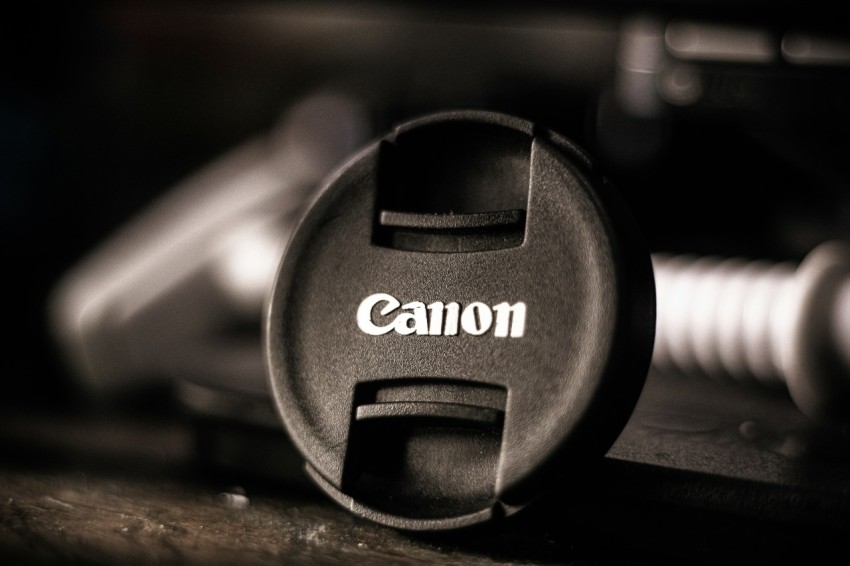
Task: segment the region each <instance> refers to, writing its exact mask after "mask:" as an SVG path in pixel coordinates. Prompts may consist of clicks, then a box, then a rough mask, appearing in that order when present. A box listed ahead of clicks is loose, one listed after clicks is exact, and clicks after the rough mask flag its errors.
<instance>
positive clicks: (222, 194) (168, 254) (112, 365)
mask: <svg viewBox="0 0 850 566" xmlns="http://www.w3.org/2000/svg"><path fill="white" fill-rule="evenodd" d="M367 136H368V126H367V121H366V116H365V111H364V109H363V108H362V107H361V106H360V105H359V103H358V102H357V101H355V100H352V99H350V98H348V97H344V96H341V95H337V94H333V93H319V94H316V95H313V96H310V97H307V98H306V99H304V100H302V101H300V102H299V103H298V104H296V105H294V106H293V107H292V108H291V109H289V111H288V112H287V113H286V115H285V116H284V117H283V119H282V122H281V124H280V125H279V126H278V128H277V129H275V131H274V132H273V133H272V134H271V135H270V136H268V137H263V138H257V139H254V140H250V141H248V142H246V143H245V144H244V145H242V146H240V147H238V148H236V149H234V150H233V151H232V152H230V153H229V154H227V155H225V156H224V157H222V158H221V159H219V160H216V161H215V162H214V163H212V164H211V165H210V166H208V167H207V168H206V169H204V170H203V171H201V172H199V173H198V174H196V175H194V176H192V177H191V178H189V179H188V180H186V181H185V182H183V183H181V184H180V185H179V186H177V187H175V188H174V189H173V190H171V191H170V192H168V193H167V194H166V195H164V196H163V197H162V198H161V199H160V200H158V201H157V202H155V203H153V205H152V206H150V207H149V208H148V209H147V210H146V211H144V212H143V213H142V214H140V215H139V216H138V217H137V218H136V219H135V220H134V221H133V222H132V223H131V224H129V225H128V226H126V227H125V228H124V229H122V230H121V231H120V232H119V233H118V234H116V235H114V236H113V237H112V238H111V239H109V240H108V241H107V242H105V243H104V244H103V245H102V246H101V247H100V248H98V249H97V250H95V251H94V252H92V253H91V254H90V255H89V256H88V257H87V258H86V259H85V260H84V261H82V262H81V263H80V264H79V265H78V266H77V267H76V268H75V269H74V270H72V271H71V272H70V273H68V274H67V275H66V276H65V277H64V278H63V280H62V281H61V282H60V283H59V284H58V285H57V287H56V288H55V291H54V293H53V295H52V298H51V303H50V315H51V319H52V328H53V330H54V332H55V333H56V337H57V340H58V342H59V343H60V345H61V346H62V347H63V349H64V353H65V354H66V356H67V359H68V361H69V363H70V364H71V365H72V366H73V368H74V370H76V373H77V374H78V375H79V376H81V378H82V379H83V381H84V384H85V385H86V386H87V387H89V388H91V390H92V391H94V392H96V393H98V394H103V395H107V394H110V393H113V392H116V393H117V392H120V391H123V390H126V389H128V388H131V387H132V386H133V385H140V384H150V383H152V382H153V381H155V380H157V379H159V380H170V379H172V378H173V377H174V376H180V377H182V378H186V379H189V380H197V381H199V382H201V383H205V384H208V385H214V386H216V387H221V388H223V389H231V390H237V391H248V392H252V393H258V394H263V395H264V394H265V392H266V384H265V381H264V379H263V370H262V355H261V351H260V340H259V324H258V321H259V318H260V313H261V309H262V305H263V301H264V297H265V292H266V290H267V289H268V288H269V287H270V286H271V282H272V278H273V276H274V270H275V267H276V265H277V259H278V258H279V256H280V254H282V252H283V245H284V244H285V242H286V238H287V235H288V233H289V231H290V229H291V228H292V226H293V223H294V222H295V220H296V218H297V215H298V214H299V212H300V211H301V209H302V208H303V207H304V206H305V205H306V204H307V203H308V202H309V200H310V198H309V197H310V195H311V194H312V192H313V191H314V190H315V187H316V185H317V183H318V181H319V179H321V177H322V176H324V175H325V174H326V173H327V171H328V170H330V169H331V168H332V167H333V166H334V165H336V164H337V162H338V161H340V160H341V159H342V158H343V157H344V156H346V155H348V153H349V152H350V151H352V150H353V149H354V148H355V147H357V146H359V145H360V144H361V143H362V142H363V141H364V140H365V138H366V137H367Z"/></svg>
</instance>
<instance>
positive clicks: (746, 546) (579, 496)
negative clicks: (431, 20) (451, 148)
mask: <svg viewBox="0 0 850 566" xmlns="http://www.w3.org/2000/svg"><path fill="white" fill-rule="evenodd" d="M220 425H221V427H222V428H221V431H224V432H226V433H230V434H232V435H235V436H234V437H233V438H235V439H236V440H235V442H239V443H240V446H241V447H242V448H243V449H246V450H247V451H254V446H256V447H257V448H256V453H258V454H259V453H261V452H262V451H263V450H267V451H269V453H272V452H273V453H274V454H275V455H276V456H277V457H278V460H279V461H281V462H284V464H283V466H280V465H278V466H276V467H275V469H274V471H273V472H271V471H270V473H262V472H263V470H261V469H259V468H258V467H257V466H256V465H254V464H253V463H250V462H245V464H246V465H245V466H243V467H242V468H241V469H240V467H238V466H230V467H228V466H219V465H214V462H213V461H211V460H210V459H209V458H204V457H201V456H202V454H201V452H202V451H201V450H200V449H199V447H203V445H204V443H203V442H201V440H202V439H203V438H204V436H205V434H207V435H208V434H209V433H210V430H209V428H208V427H209V426H210V423H204V422H200V423H199V422H198V421H196V420H195V419H192V418H187V417H186V415H184V414H182V413H181V412H180V411H177V410H172V408H171V407H169V408H165V409H162V410H158V411H153V412H148V411H138V410H115V409H110V410H85V411H84V410H74V411H61V410H56V409H55V407H54V408H53V409H51V410H50V411H47V410H44V411H39V410H33V409H32V408H26V410H23V409H22V410H15V409H6V410H4V412H3V414H2V417H0V563H5V562H8V563H12V562H13V561H14V562H21V561H23V562H29V563H63V564H66V563H84V564H163V563H165V564H173V563H177V564H363V563H366V564H407V563H422V564H664V563H669V564H689V563H693V564H717V563H724V564H726V563H733V562H740V563H747V564H759V563H766V564H767V563H771V564H774V563H782V562H792V561H797V560H800V559H802V558H805V557H809V556H810V555H811V553H812V552H814V551H815V550H817V549H829V548H839V549H840V548H841V544H842V541H843V540H846V536H847V535H848V534H850V442H849V441H848V440H847V438H846V435H844V434H843V433H842V432H841V431H834V430H829V431H824V430H822V429H821V428H819V427H814V426H813V425H812V424H811V423H809V422H808V421H806V420H805V419H804V418H803V417H802V416H801V415H799V413H797V412H796V410H795V409H794V408H793V406H792V405H791V404H790V402H789V401H788V400H787V399H785V398H783V397H782V396H773V397H771V396H764V395H760V394H755V393H753V392H746V391H740V390H738V389H734V388H729V387H718V386H717V385H716V384H707V383H702V382H698V381H689V380H685V381H674V380H673V379H672V378H663V377H662V376H653V377H651V379H650V381H649V382H648V383H647V388H646V390H645V392H644V396H643V398H642V399H641V402H640V404H639V406H638V409H637V410H636V411H635V413H634V415H633V418H632V420H631V421H630V423H629V425H628V426H627V428H626V430H625V431H624V432H623V434H622V435H621V437H620V439H619V440H618V442H617V443H616V444H615V446H614V447H613V448H612V449H611V451H610V452H609V454H608V456H607V457H606V458H605V460H604V461H602V462H600V463H599V466H598V467H597V468H594V471H593V473H591V474H590V475H588V476H586V477H581V478H573V479H572V480H570V482H571V483H570V485H573V486H575V487H576V489H573V490H569V489H565V490H564V491H563V492H559V493H555V494H552V496H551V497H549V498H546V500H545V501H541V502H539V503H538V504H537V505H534V506H532V507H531V509H530V510H529V511H528V512H525V513H523V514H520V516H518V517H516V518H513V519H511V520H508V521H506V522H505V523H503V524H501V525H497V526H495V527H492V528H489V529H473V530H468V531H462V532H459V533H454V534H452V535H446V536H415V535H410V534H406V533H403V532H399V531H395V530H393V529H388V528H384V527H380V526H376V525H373V524H371V523H368V522H366V521H364V520H361V519H359V518H357V517H354V516H352V515H351V514H349V513H348V512H347V511H345V510H344V509H341V508H339V507H337V506H336V504H334V503H332V502H330V500H328V499H327V498H326V497H325V496H324V495H322V494H321V493H319V492H318V491H317V490H316V489H315V488H313V487H312V486H311V485H310V484H309V483H308V482H307V481H306V480H305V478H304V476H303V475H301V473H300V472H299V470H300V460H299V458H298V456H297V454H295V453H294V452H292V450H291V448H289V447H288V444H287V443H286V440H285V437H283V435H282V434H280V433H279V432H277V431H255V430H253V429H244V430H242V429H240V428H239V427H238V426H235V425H233V424H232V423H223V424H222V423H220ZM199 427H201V428H200V429H199ZM204 427H206V428H204ZM199 432H203V433H204V434H199ZM233 438H231V442H234V440H233ZM207 443H208V440H207ZM252 443H253V444H252ZM286 466H289V467H288V468H287V467H286ZM4 557H5V558H6V559H8V560H2V558H4Z"/></svg>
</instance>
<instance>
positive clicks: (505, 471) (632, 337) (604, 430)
mask: <svg viewBox="0 0 850 566" xmlns="http://www.w3.org/2000/svg"><path fill="white" fill-rule="evenodd" d="M654 306H655V297H654V284H653V278H652V268H651V263H650V258H649V252H648V250H647V249H646V247H645V245H644V243H643V240H642V238H641V236H640V234H639V232H638V230H637V228H636V225H635V223H634V221H633V219H632V217H631V215H630V213H629V211H628V210H627V207H626V206H625V204H624V203H623V201H622V200H621V199H620V197H619V196H618V194H617V193H616V191H615V190H614V189H613V188H612V187H611V186H610V184H609V183H608V182H607V181H606V180H605V178H604V177H603V176H602V175H600V174H599V172H598V171H597V169H596V167H595V166H594V164H593V163H592V161H591V160H590V159H589V158H588V156H587V155H586V154H585V153H584V152H583V151H581V150H580V149H579V148H577V147H576V146H575V145H574V144H572V143H571V142H569V141H567V140H565V139H564V138H562V137H560V136H559V135H557V134H555V133H554V132H551V131H550V130H547V129H545V128H542V127H539V126H536V125H534V124H532V123H531V122H528V121H525V120H522V119H518V118H515V117H511V116H506V115H503V114H497V113H488V112H449V113H441V114H436V115H431V116H426V117H424V118H421V119H417V120H413V121H411V122H408V123H405V124H402V125H400V126H398V127H397V128H396V129H395V130H393V131H392V132H390V133H389V134H388V135H386V136H385V137H383V138H381V139H380V140H377V141H376V142H374V143H373V144H371V145H369V146H368V147H366V148H364V149H363V150H362V151H361V152H360V153H359V154H358V155H357V156H355V157H354V158H353V159H352V160H350V161H349V162H348V163H346V164H345V165H344V166H342V167H341V168H340V169H338V170H337V171H335V172H334V173H333V174H331V175H330V176H329V177H328V178H327V179H326V181H325V183H324V185H323V187H322V189H321V192H320V195H319V197H318V198H317V199H316V201H315V202H314V203H313V205H312V206H311V208H310V209H309V210H308V211H307V213H306V215H305V216H304V218H303V219H302V220H301V222H300V224H299V226H298V228H297V229H296V230H295V232H294V234H293V235H292V237H291V240H290V242H289V247H288V248H287V251H286V253H285V254H284V257H283V259H282V262H281V264H280V268H279V271H278V276H277V280H276V282H275V285H274V288H273V292H272V295H271V298H270V301H269V303H268V311H267V317H266V326H265V338H264V340H265V350H266V357H267V366H268V374H269V380H270V383H271V388H272V391H273V397H274V401H275V405H276V407H277V410H278V413H279V415H280V417H281V420H282V422H283V424H284V426H285V428H286V430H287V432H288V434H289V436H290V437H291V439H292V440H293V442H294V444H295V445H296V447H298V449H299V450H300V452H301V453H302V454H303V456H304V458H305V461H306V467H307V470H308V472H309V473H310V475H311V477H312V478H313V479H314V480H315V482H316V484H317V485H318V486H319V487H320V488H321V489H323V490H324V491H325V492H326V493H327V494H328V495H329V496H330V497H331V498H333V499H334V500H336V501H337V502H339V503H340V504H341V505H343V506H344V507H345V508H347V509H349V510H351V511H352V512H354V513H355V514H357V515H360V516H362V517H364V518H367V519H370V520H372V521H376V522H378V523H381V524H385V525H389V526H393V527H396V528H401V529H409V530H447V529H455V528H459V527H463V526H468V525H472V524H478V523H482V522H487V521H493V520H496V519H498V518H500V517H505V516H507V515H510V514H512V513H514V512H516V511H517V510H519V509H522V508H523V507H525V506H527V505H529V504H530V503H532V502H533V501H534V500H535V499H537V498H539V497H540V496H541V495H542V494H544V493H546V492H547V491H550V490H553V489H558V488H559V487H563V486H560V485H559V479H560V478H563V477H564V476H565V474H566V473H567V472H572V471H575V470H576V469H577V468H583V467H585V466H588V465H591V464H593V463H595V462H598V461H599V460H600V459H601V457H602V456H603V455H604V454H605V452H606V451H607V450H608V448H609V447H610V446H611V444H613V442H614V440H615V439H616V437H617V436H618V435H619V433H620V431H621V430H622V427H623V426H624V425H625V423H626V421H627V419H628V417H629V415H630V414H631V411H632V409H633V408H634V405H635V403H636V401H637V398H638V395H639V394H640V391H641V388H642V386H643V382H644V379H645V377H646V372H647V368H648V365H649V360H650V355H651V349H652V343H653V338H654V320H655V314H654Z"/></svg>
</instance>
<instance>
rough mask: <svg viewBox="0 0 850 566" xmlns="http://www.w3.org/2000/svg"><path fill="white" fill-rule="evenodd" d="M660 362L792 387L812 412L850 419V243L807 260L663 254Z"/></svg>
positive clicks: (828, 246)
mask: <svg viewBox="0 0 850 566" xmlns="http://www.w3.org/2000/svg"><path fill="white" fill-rule="evenodd" d="M653 265H654V268H655V275H656V285H657V289H658V321H657V332H656V342H655V350H654V352H653V359H652V363H653V366H654V367H656V368H658V369H660V370H668V371H669V370H670V369H677V370H679V371H682V372H685V373H690V374H703V375H707V376H710V377H715V378H722V377H729V378H732V379H735V380H747V379H755V380H756V381H758V382H761V383H762V384H764V385H766V386H774V385H781V384H783V383H784V384H785V385H786V386H787V387H788V391H789V393H790V394H791V397H792V399H793V400H794V402H795V403H796V404H797V406H798V408H799V409H800V410H801V411H802V412H803V413H805V414H806V415H808V416H810V417H813V418H817V419H821V420H825V421H835V422H847V421H848V419H850V317H848V315H850V246H848V244H846V243H843V242H826V243H823V244H821V245H819V246H818V247H816V248H815V249H814V250H812V251H811V252H810V253H809V254H808V255H807V256H806V258H805V259H804V260H803V262H802V263H801V264H800V265H799V266H794V265H793V264H791V263H771V262H767V261H750V262H748V261H744V260H742V259H739V258H730V259H723V258H718V257H696V256H687V255H685V256H668V255H666V254H654V256H653Z"/></svg>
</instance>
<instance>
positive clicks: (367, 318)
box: [357, 293, 525, 338]
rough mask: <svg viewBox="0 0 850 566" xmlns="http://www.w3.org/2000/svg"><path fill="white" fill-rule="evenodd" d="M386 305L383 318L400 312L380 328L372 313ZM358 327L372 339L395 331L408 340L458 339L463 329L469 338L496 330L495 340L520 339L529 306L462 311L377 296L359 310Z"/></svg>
mask: <svg viewBox="0 0 850 566" xmlns="http://www.w3.org/2000/svg"><path fill="white" fill-rule="evenodd" d="M382 303H383V306H382V307H381V309H380V311H379V313H380V315H381V316H383V317H388V316H390V315H392V314H393V313H396V311H399V312H398V313H397V314H395V316H394V317H393V318H391V319H390V320H388V321H387V322H386V324H382V325H377V324H375V322H374V320H373V319H372V313H373V311H374V310H375V307H377V306H378V305H380V304H382ZM357 326H358V327H359V328H360V330H362V331H363V332H365V333H366V334H369V335H371V336H381V335H382V334H387V333H389V332H393V331H395V332H397V333H398V334H402V335H405V336H406V335H409V334H417V335H419V336H457V334H458V333H459V332H460V330H461V329H462V330H463V331H464V332H465V333H467V334H471V335H473V336H481V335H483V334H486V333H487V332H488V331H489V330H490V328H493V336H495V337H497V338H507V337H508V336H510V337H511V338H520V337H522V335H523V334H524V333H525V303H522V302H519V303H514V304H513V305H511V304H508V303H506V302H505V303H499V304H498V305H494V306H493V307H492V308H491V307H489V306H487V305H486V304H484V303H480V302H474V303H470V304H468V305H467V306H466V307H465V308H464V309H463V310H462V311H461V306H460V304H459V303H442V302H440V301H437V302H434V303H431V304H429V305H426V304H425V303H423V302H421V301H412V302H409V303H405V304H401V301H399V300H398V299H396V298H395V297H393V296H392V295H388V294H386V293H375V294H374V295H369V296H368V297H366V298H365V299H363V301H362V302H361V303H360V306H358V307H357Z"/></svg>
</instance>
